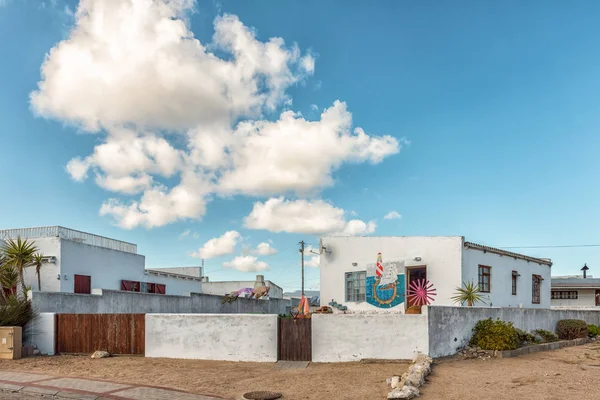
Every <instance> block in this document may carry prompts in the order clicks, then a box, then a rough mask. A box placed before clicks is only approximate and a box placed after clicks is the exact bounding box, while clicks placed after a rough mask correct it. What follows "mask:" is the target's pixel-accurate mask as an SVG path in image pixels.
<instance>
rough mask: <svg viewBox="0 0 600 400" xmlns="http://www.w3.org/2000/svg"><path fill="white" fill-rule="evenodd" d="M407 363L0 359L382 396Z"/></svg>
mask: <svg viewBox="0 0 600 400" xmlns="http://www.w3.org/2000/svg"><path fill="white" fill-rule="evenodd" d="M407 367H408V363H405V362H393V363H389V362H386V363H344V364H310V365H309V366H308V368H306V369H300V370H280V369H278V368H276V367H275V365H274V364H270V363H234V362H221V361H199V360H174V359H161V358H143V357H111V358H105V359H100V360H92V359H90V358H89V357H84V356H56V357H34V358H26V359H22V360H16V361H8V360H0V369H2V370H20V371H25V372H37V373H46V374H51V375H58V376H76V377H83V378H97V379H107V380H111V381H114V382H121V383H133V384H145V385H153V386H166V387H171V388H176V389H181V390H186V391H189V392H193V393H199V394H207V395H211V394H212V395H216V396H222V397H227V398H240V396H241V395H242V394H243V393H245V392H249V391H255V390H268V391H275V392H281V393H283V394H284V399H286V400H287V399H289V400H301V399H302V400H304V399H315V400H320V399H334V400H337V399H340V400H365V399H384V398H385V397H386V394H387V393H388V392H389V390H390V389H389V387H388V386H387V385H386V383H385V380H386V378H389V377H391V376H393V375H402V373H404V371H406V369H407Z"/></svg>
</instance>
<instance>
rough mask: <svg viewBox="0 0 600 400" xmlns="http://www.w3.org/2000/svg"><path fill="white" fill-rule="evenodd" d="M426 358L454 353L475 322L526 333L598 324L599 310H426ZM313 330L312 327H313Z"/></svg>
mask: <svg viewBox="0 0 600 400" xmlns="http://www.w3.org/2000/svg"><path fill="white" fill-rule="evenodd" d="M427 314H428V316H429V325H428V328H429V355H430V356H431V357H444V356H448V355H452V354H455V353H456V350H457V349H458V348H460V347H462V346H464V345H465V344H466V343H467V342H468V341H469V339H470V338H471V336H472V329H473V327H474V326H475V324H476V323H477V321H479V320H482V319H487V318H492V319H498V318H499V319H501V320H503V321H509V322H512V323H514V325H515V327H517V328H519V329H522V330H524V331H527V332H531V331H533V330H536V329H545V330H548V331H551V332H554V331H555V330H556V323H557V322H558V321H559V320H561V319H582V320H584V321H586V322H587V323H588V324H594V325H599V324H600V310H598V311H590V310H550V309H539V308H496V307H494V308H490V307H487V308H484V307H440V306H433V307H428V309H427ZM313 329H314V328H313Z"/></svg>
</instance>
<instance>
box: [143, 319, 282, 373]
mask: <svg viewBox="0 0 600 400" xmlns="http://www.w3.org/2000/svg"><path fill="white" fill-rule="evenodd" d="M146 357H165V358H190V359H199V360H226V361H254V362H276V361H277V316H276V315H222V314H148V315H146Z"/></svg>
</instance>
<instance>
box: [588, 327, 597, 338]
mask: <svg viewBox="0 0 600 400" xmlns="http://www.w3.org/2000/svg"><path fill="white" fill-rule="evenodd" d="M588 336H589V337H596V336H598V327H597V326H596V325H588Z"/></svg>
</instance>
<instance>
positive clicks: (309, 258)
mask: <svg viewBox="0 0 600 400" xmlns="http://www.w3.org/2000/svg"><path fill="white" fill-rule="evenodd" d="M315 253H317V254H315ZM320 261H321V256H320V255H319V252H318V251H317V249H315V248H313V247H312V246H310V245H309V246H306V247H305V248H304V266H305V267H309V268H319V263H320Z"/></svg>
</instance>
